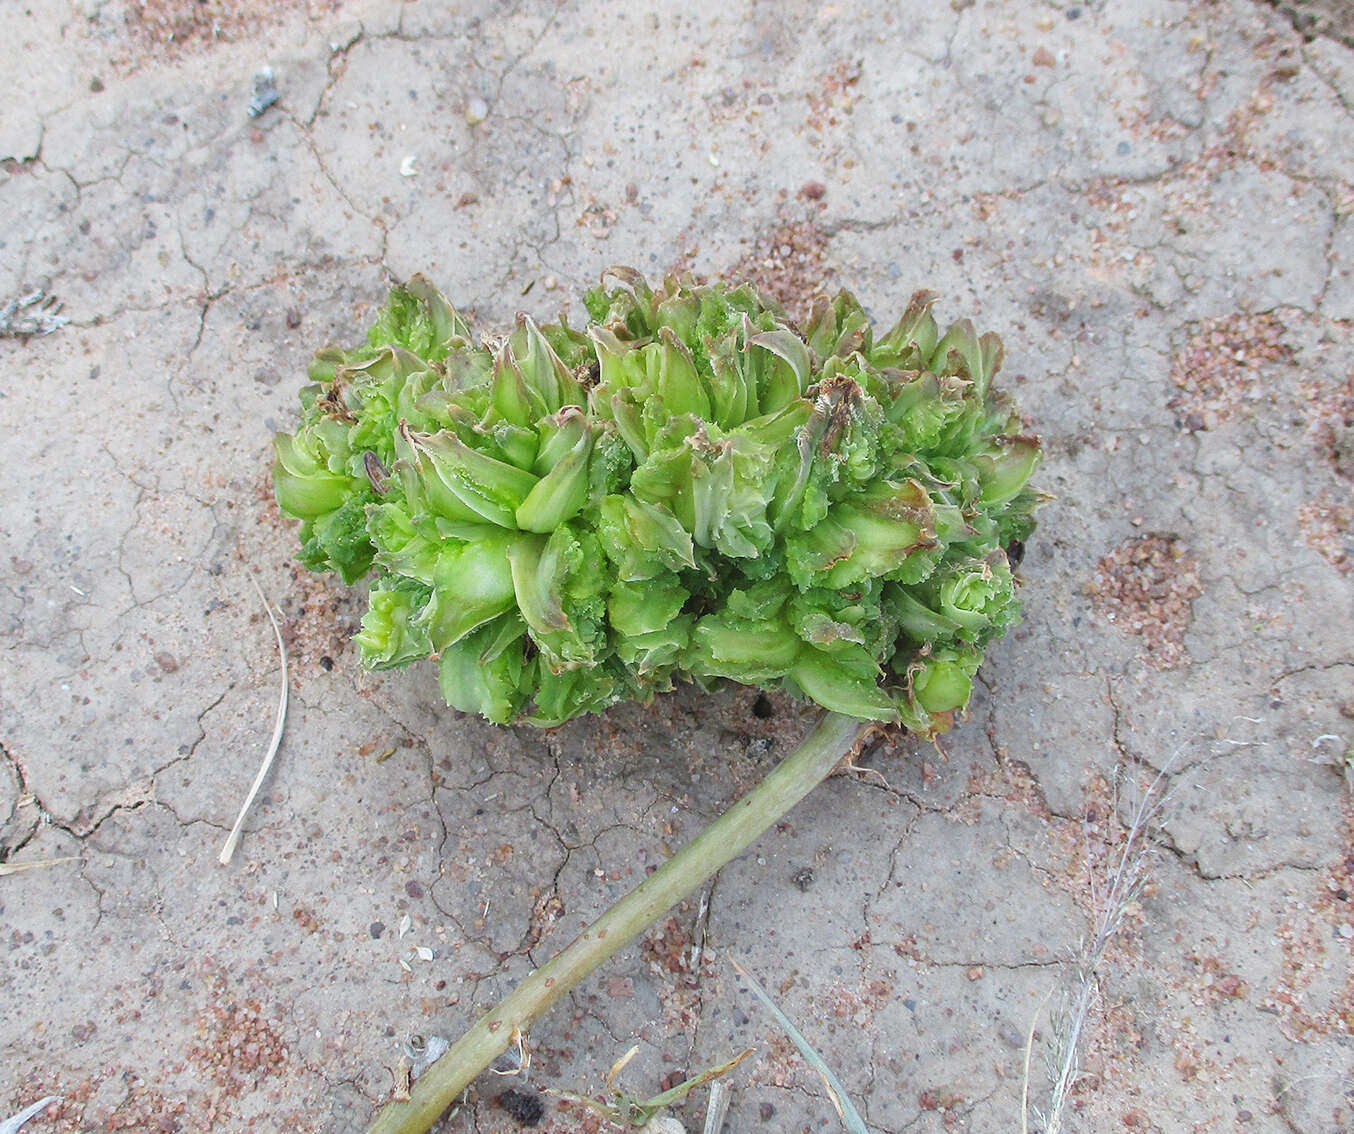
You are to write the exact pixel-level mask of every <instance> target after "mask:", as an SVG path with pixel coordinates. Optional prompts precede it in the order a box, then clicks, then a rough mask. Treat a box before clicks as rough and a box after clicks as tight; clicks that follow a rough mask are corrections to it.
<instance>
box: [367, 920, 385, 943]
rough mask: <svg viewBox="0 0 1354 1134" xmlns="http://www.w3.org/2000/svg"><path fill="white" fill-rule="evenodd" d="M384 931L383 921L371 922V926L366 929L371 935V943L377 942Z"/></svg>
mask: <svg viewBox="0 0 1354 1134" xmlns="http://www.w3.org/2000/svg"><path fill="white" fill-rule="evenodd" d="M385 931H386V925H385V922H383V921H373V922H372V923H371V925H369V926H368V927H367V932H368V933H370V934H371V939H372V940H373V941H379V940H380V939H381V934H383V933H384V932H385Z"/></svg>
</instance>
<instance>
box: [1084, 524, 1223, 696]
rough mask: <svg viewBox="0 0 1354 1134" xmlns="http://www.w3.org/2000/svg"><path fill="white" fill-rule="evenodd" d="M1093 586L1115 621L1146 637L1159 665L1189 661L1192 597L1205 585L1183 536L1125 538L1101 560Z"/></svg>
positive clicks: (1101, 608)
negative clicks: (1187, 635) (1186, 634)
mask: <svg viewBox="0 0 1354 1134" xmlns="http://www.w3.org/2000/svg"><path fill="white" fill-rule="evenodd" d="M1088 590H1089V593H1090V596H1091V599H1092V600H1093V601H1094V603H1095V605H1096V608H1097V609H1098V610H1099V611H1100V612H1101V613H1102V614H1103V615H1104V616H1105V617H1106V618H1107V619H1109V621H1111V622H1113V623H1114V624H1115V625H1116V626H1118V627H1119V628H1120V629H1122V630H1125V631H1127V632H1128V633H1130V634H1137V635H1139V636H1141V637H1142V639H1143V646H1144V649H1145V652H1146V655H1147V662H1148V664H1149V665H1151V666H1152V667H1153V668H1155V669H1174V668H1175V667H1176V666H1178V665H1180V664H1181V663H1182V662H1184V661H1185V659H1186V656H1187V655H1186V652H1185V631H1186V630H1187V629H1188V628H1189V622H1190V613H1191V612H1190V602H1191V601H1192V600H1194V599H1196V598H1198V597H1199V596H1200V595H1201V594H1203V587H1202V586H1201V585H1200V583H1199V569H1198V565H1197V564H1196V563H1195V561H1194V559H1193V557H1192V556H1191V555H1190V554H1189V548H1188V547H1187V546H1186V544H1185V543H1184V542H1183V541H1181V540H1180V538H1179V537H1178V536H1173V535H1146V536H1138V537H1136V538H1134V539H1130V540H1127V541H1126V542H1124V543H1122V544H1120V545H1119V546H1118V547H1116V548H1115V549H1114V550H1113V551H1111V552H1110V553H1109V554H1108V555H1106V556H1105V557H1104V558H1103V559H1101V560H1100V563H1099V565H1098V567H1097V568H1096V573H1095V579H1094V581H1093V582H1092V583H1091V585H1090V587H1089V588H1088Z"/></svg>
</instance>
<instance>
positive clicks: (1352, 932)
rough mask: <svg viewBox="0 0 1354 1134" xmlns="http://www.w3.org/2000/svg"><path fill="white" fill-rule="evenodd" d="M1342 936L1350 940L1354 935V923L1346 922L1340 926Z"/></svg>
mask: <svg viewBox="0 0 1354 1134" xmlns="http://www.w3.org/2000/svg"><path fill="white" fill-rule="evenodd" d="M1340 936H1341V937H1343V938H1344V939H1345V940H1346V941H1348V940H1349V939H1350V938H1351V937H1354V925H1350V924H1349V923H1348V922H1345V924H1344V925H1342V926H1340Z"/></svg>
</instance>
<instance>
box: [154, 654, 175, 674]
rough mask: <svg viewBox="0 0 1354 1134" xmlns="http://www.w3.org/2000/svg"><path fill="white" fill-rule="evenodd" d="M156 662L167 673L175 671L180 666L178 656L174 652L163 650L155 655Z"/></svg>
mask: <svg viewBox="0 0 1354 1134" xmlns="http://www.w3.org/2000/svg"><path fill="white" fill-rule="evenodd" d="M155 664H156V665H158V666H159V667H160V668H161V669H162V670H164V671H165V672H166V673H173V672H174V671H175V670H176V669H178V668H179V659H178V658H176V657H175V656H174V655H173V654H171V653H167V652H166V651H164V650H161V651H160V652H159V653H158V654H156V655H155Z"/></svg>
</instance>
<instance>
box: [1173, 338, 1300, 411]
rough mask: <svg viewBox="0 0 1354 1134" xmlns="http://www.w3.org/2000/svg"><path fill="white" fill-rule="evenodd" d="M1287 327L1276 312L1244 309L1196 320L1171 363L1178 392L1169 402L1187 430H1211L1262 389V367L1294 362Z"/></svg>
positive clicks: (1257, 394)
mask: <svg viewBox="0 0 1354 1134" xmlns="http://www.w3.org/2000/svg"><path fill="white" fill-rule="evenodd" d="M1286 331H1287V328H1286V327H1285V326H1284V324H1283V322H1282V321H1281V320H1280V318H1279V316H1278V314H1276V313H1275V312H1272V311H1266V312H1263V313H1262V314H1259V315H1246V314H1242V313H1240V312H1238V313H1236V314H1234V315H1226V316H1222V317H1220V318H1216V319H1205V320H1203V321H1202V322H1200V323H1198V324H1196V325H1195V326H1194V329H1193V333H1192V334H1191V335H1190V337H1189V341H1188V342H1187V343H1186V344H1185V349H1184V350H1183V351H1181V352H1180V353H1179V354H1178V355H1176V357H1175V359H1174V361H1173V362H1172V363H1171V383H1172V384H1173V385H1174V386H1175V388H1176V391H1177V392H1176V394H1175V396H1174V397H1172V398H1171V400H1170V401H1169V402H1168V403H1167V406H1168V407H1169V408H1170V409H1173V410H1175V411H1176V413H1177V422H1178V423H1179V425H1180V427H1181V428H1183V429H1188V430H1189V431H1190V432H1192V433H1193V432H1197V431H1199V430H1202V429H1213V428H1216V427H1217V425H1218V424H1219V423H1221V422H1223V421H1225V420H1226V419H1227V418H1228V417H1230V416H1231V415H1232V414H1233V413H1235V412H1236V410H1237V409H1238V408H1239V407H1240V406H1241V405H1242V403H1243V402H1246V401H1250V400H1253V399H1257V398H1259V397H1261V396H1263V394H1264V389H1263V385H1262V378H1263V376H1264V368H1265V367H1266V366H1270V365H1273V364H1276V363H1285V364H1287V363H1291V362H1292V361H1293V352H1292V350H1291V349H1289V347H1287V346H1286V345H1285V344H1284V342H1283V336H1284V333H1285V332H1286Z"/></svg>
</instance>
